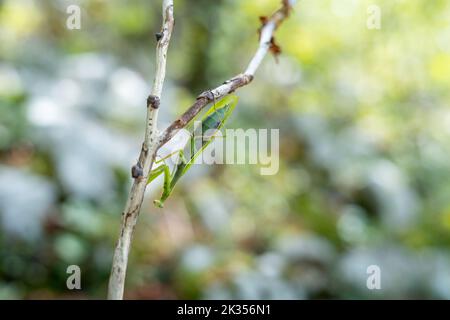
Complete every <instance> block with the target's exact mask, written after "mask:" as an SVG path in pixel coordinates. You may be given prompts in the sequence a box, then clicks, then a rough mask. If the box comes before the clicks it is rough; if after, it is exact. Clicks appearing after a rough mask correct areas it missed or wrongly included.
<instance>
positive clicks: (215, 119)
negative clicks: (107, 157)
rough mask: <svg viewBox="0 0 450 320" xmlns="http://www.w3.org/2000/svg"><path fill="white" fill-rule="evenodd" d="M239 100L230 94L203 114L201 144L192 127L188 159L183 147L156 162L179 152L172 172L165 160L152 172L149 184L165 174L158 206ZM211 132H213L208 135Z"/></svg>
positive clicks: (157, 201)
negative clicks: (197, 142) (197, 140)
mask: <svg viewBox="0 0 450 320" xmlns="http://www.w3.org/2000/svg"><path fill="white" fill-rule="evenodd" d="M237 101H238V98H237V96H235V95H228V96H226V97H224V98H222V99H221V100H219V101H218V102H217V103H214V105H213V106H212V107H211V108H210V109H209V110H208V111H207V112H206V113H205V114H204V115H203V117H202V120H201V133H202V135H201V145H200V146H199V147H198V148H197V149H196V136H195V128H192V132H191V138H190V141H189V143H190V155H189V158H188V159H186V157H185V154H184V150H183V149H181V150H178V151H175V152H173V153H171V154H170V155H169V156H167V157H165V158H163V159H160V160H158V161H156V162H155V163H156V164H158V163H161V162H164V160H165V159H167V158H168V157H170V156H172V155H174V154H177V153H178V154H179V159H178V163H177V164H176V165H175V168H174V169H173V171H172V172H170V168H169V166H168V165H167V164H166V163H165V162H164V163H163V164H162V165H160V166H159V167H157V168H155V169H154V170H152V171H151V172H150V175H149V177H148V180H147V184H149V183H151V182H152V181H153V180H155V179H156V178H157V177H159V176H160V175H161V174H164V184H163V191H162V195H161V198H160V199H159V200H154V201H153V202H154V204H155V205H156V206H157V207H160V208H162V207H163V206H164V202H165V201H166V200H167V198H168V197H169V196H170V194H171V193H172V191H173V189H174V188H175V185H176V184H177V182H178V181H179V180H180V178H181V177H182V176H183V175H185V174H186V172H187V171H188V170H189V169H190V168H191V166H192V165H193V164H194V162H195V160H196V159H197V158H198V156H200V155H201V154H202V152H203V150H205V149H206V147H208V145H209V144H210V143H211V142H213V141H214V139H215V137H216V134H217V132H218V131H219V130H220V129H221V128H222V127H223V126H224V124H225V122H226V121H227V120H228V118H229V116H230V115H231V113H232V112H233V110H234V108H235V106H236V104H237ZM211 132H212V134H211V135H209V136H207V135H208V134H209V133H211Z"/></svg>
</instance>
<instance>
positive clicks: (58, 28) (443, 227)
mask: <svg viewBox="0 0 450 320" xmlns="http://www.w3.org/2000/svg"><path fill="white" fill-rule="evenodd" d="M73 3H75V4H78V5H80V7H81V8H82V18H81V23H82V28H81V30H68V29H67V28H66V19H67V16H68V15H67V14H66V8H67V6H68V5H70V4H73ZM175 3H176V6H175V15H176V16H175V18H176V26H175V33H174V35H173V41H172V43H171V46H170V50H169V56H168V60H169V62H168V70H167V81H166V84H165V88H164V93H163V101H162V106H161V121H162V126H163V125H167V124H169V122H170V121H171V120H173V119H174V117H175V116H176V115H178V114H179V113H180V112H182V111H183V110H184V109H185V108H186V107H187V106H189V105H190V103H191V102H192V101H193V100H194V99H195V97H196V95H197V94H199V93H200V92H202V91H204V90H205V89H208V88H210V87H213V86H216V85H217V84H219V83H221V82H223V81H224V80H226V79H228V78H230V77H231V76H233V75H235V74H238V73H239V72H241V71H242V70H243V69H244V68H245V67H246V64H247V63H248V61H249V59H250V57H251V56H252V54H253V53H254V51H255V49H256V47H257V28H258V27H259V20H258V17H259V16H262V15H267V14H269V13H270V12H272V11H273V10H275V9H276V8H277V6H278V5H279V3H278V1H277V0H248V1H238V0H220V1H207V0H201V1H195V2H194V1H186V0H176V1H175ZM373 3H375V4H377V5H378V6H379V7H380V9H381V18H382V20H381V23H382V24H381V29H380V30H370V29H368V28H367V27H366V21H367V18H368V14H367V8H368V6H369V5H372V4H373ZM160 14H161V8H160V1H144V0H135V1H124V0H115V1H104V0H84V1H82V0H79V1H49V0H47V1H32V0H4V1H0V43H1V46H0V163H1V164H0V218H1V219H0V230H1V233H0V298H2V299H3V298H6V299H11V298H12V299H14V298H36V299H42V298H104V297H105V293H106V285H107V279H108V275H109V269H110V263H111V257H112V250H113V248H114V243H115V240H116V237H117V235H118V230H119V222H120V213H121V210H122V208H123V206H124V203H125V200H126V196H127V193H128V190H129V186H130V182H131V178H130V177H129V168H130V167H131V165H132V164H133V163H134V162H135V157H136V156H137V154H138V151H139V146H140V143H141V139H142V135H143V126H144V123H143V119H144V113H145V98H146V95H147V94H148V91H149V88H150V84H151V81H152V75H153V70H154V67H153V62H154V47H155V38H154V33H155V32H157V31H159V29H160V24H161V18H160ZM449 17H450V3H449V2H448V1H446V0H439V1H437V0H436V1H427V0H408V1H406V0H403V1H387V0H377V1H375V2H374V1H366V0H360V1H358V0H324V1H299V4H298V5H297V6H296V7H295V10H294V12H293V14H292V16H291V17H290V19H289V20H288V21H286V23H285V24H284V25H283V26H282V28H280V30H279V31H278V33H277V42H278V43H279V44H280V45H281V47H282V49H283V53H282V55H281V56H280V57H279V61H278V63H276V61H275V59H274V58H273V57H270V56H269V57H267V58H266V60H265V62H264V64H263V65H262V67H261V69H260V70H258V72H257V75H256V78H255V80H254V82H253V83H252V84H251V85H250V86H248V87H245V88H243V89H242V90H240V91H239V92H238V95H239V96H240V102H239V104H238V106H237V108H236V110H235V112H234V114H233V116H232V117H231V118H230V120H229V122H228V126H229V127H232V128H244V129H246V128H278V129H280V140H281V141H280V144H281V148H280V170H279V172H278V173H277V174H276V175H274V176H261V175H259V167H258V166H254V165H252V166H250V165H246V166H244V165H240V166H238V165H227V166H224V165H221V166H198V167H196V168H194V169H193V170H192V173H191V171H190V172H189V174H188V175H186V176H185V177H184V178H183V180H182V181H181V183H180V184H181V185H180V187H179V188H177V190H176V191H175V192H174V194H173V196H172V197H171V199H170V200H169V201H168V202H167V203H166V206H165V208H164V209H157V208H154V207H153V206H152V204H151V202H152V200H153V199H155V198H156V197H157V195H158V193H159V192H160V190H159V189H158V190H157V188H155V187H153V188H151V190H149V194H150V195H149V197H148V199H147V200H146V203H145V206H144V209H143V211H142V214H141V217H140V221H139V224H138V227H137V230H136V235H135V238H134V244H133V250H132V255H131V258H130V265H129V270H128V278H127V286H126V297H127V298H145V299H160V298H252V299H259V298H269V299H274V298H287V299H306V298H443V299H449V298H450V256H449V248H450V184H449V183H448V181H449V180H450V166H449V157H448V155H449V154H450V142H449V141H450V130H449V128H450V109H449V105H448V104H449V101H450V92H449V90H448V89H449V86H450V20H449ZM71 264H77V265H79V266H80V267H81V270H82V290H80V291H69V290H67V289H66V278H67V276H68V275H67V274H66V268H67V266H68V265H71ZM373 264H375V265H378V266H380V268H381V271H382V280H381V283H382V289H381V290H368V289H367V288H366V279H367V276H368V275H367V274H366V269H367V267H368V266H369V265H373Z"/></svg>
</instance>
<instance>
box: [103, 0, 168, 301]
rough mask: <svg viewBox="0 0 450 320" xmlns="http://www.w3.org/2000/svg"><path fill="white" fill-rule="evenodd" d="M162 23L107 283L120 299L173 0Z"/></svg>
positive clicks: (111, 295)
mask: <svg viewBox="0 0 450 320" xmlns="http://www.w3.org/2000/svg"><path fill="white" fill-rule="evenodd" d="M162 8H163V9H162V10H163V13H162V14H163V26H162V30H161V32H160V33H158V34H157V41H158V44H157V46H156V72H155V80H154V82H153V88H152V91H151V95H150V96H149V97H148V99H147V117H146V124H147V125H146V129H145V137H144V143H143V144H142V149H141V152H140V155H139V160H138V163H137V164H136V165H134V166H133V168H132V170H131V174H132V177H133V178H134V182H133V186H132V187H131V191H130V194H129V196H128V200H127V204H126V206H125V209H124V211H123V213H122V227H121V231H120V236H119V239H118V241H117V244H116V249H115V251H114V257H113V264H112V268H111V275H110V278H109V286H108V299H111V300H120V299H122V298H123V291H124V285H125V276H126V270H127V264H128V254H129V251H130V245H131V239H132V236H133V231H134V226H135V225H136V221H137V218H138V216H139V211H140V209H141V205H142V202H143V200H144V193H145V188H146V185H147V178H146V177H148V175H149V172H150V169H151V167H152V164H153V161H154V159H155V155H156V152H157V150H158V143H157V141H158V128H157V120H158V109H159V104H160V100H161V92H162V88H163V83H164V78H165V74H166V61H167V50H168V47H169V42H170V37H171V35H172V30H173V25H174V17H173V0H164V1H163V5H162Z"/></svg>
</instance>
